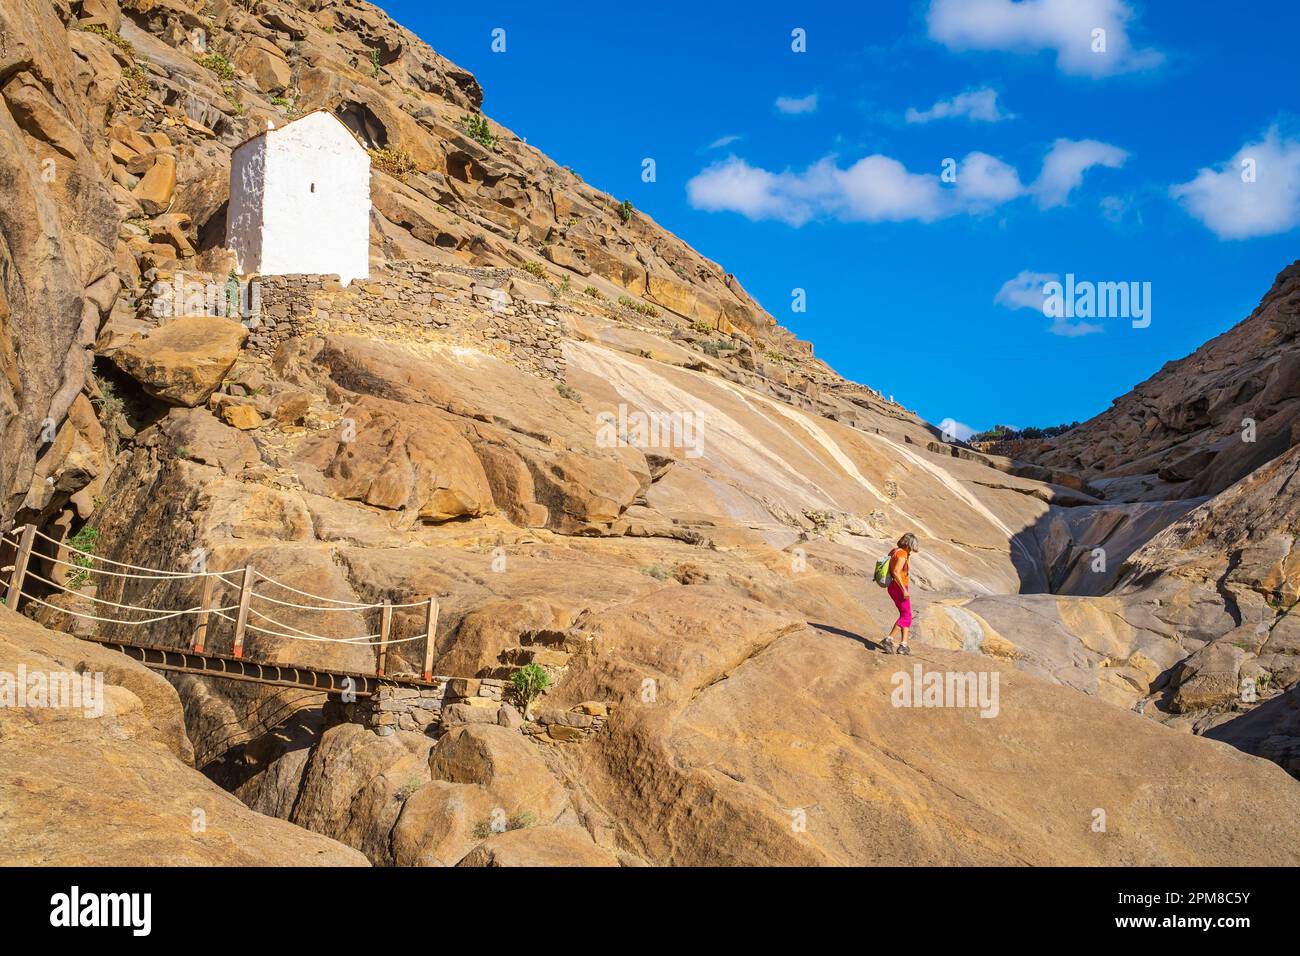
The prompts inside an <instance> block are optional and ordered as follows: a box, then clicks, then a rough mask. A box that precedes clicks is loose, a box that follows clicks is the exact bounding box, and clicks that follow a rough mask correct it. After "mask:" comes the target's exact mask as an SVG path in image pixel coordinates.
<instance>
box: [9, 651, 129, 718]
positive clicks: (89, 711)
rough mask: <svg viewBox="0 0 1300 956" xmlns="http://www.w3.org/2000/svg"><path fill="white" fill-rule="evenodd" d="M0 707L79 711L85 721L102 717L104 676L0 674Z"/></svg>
mask: <svg viewBox="0 0 1300 956" xmlns="http://www.w3.org/2000/svg"><path fill="white" fill-rule="evenodd" d="M0 707H21V708H27V707H40V708H50V709H52V710H80V711H82V713H83V714H84V715H85V716H87V717H102V716H104V675H103V674H102V673H95V674H92V673H89V672H86V673H84V674H77V673H73V672H71V671H43V670H31V671H29V670H28V669H27V665H26V664H19V665H18V670H17V672H16V673H11V672H10V671H0Z"/></svg>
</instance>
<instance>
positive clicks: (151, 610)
mask: <svg viewBox="0 0 1300 956" xmlns="http://www.w3.org/2000/svg"><path fill="white" fill-rule="evenodd" d="M27 576H28V577H29V578H35V579H36V580H37V581H40V582H41V583H42V584H48V585H49V586H50V587H52V588H54V590H56V591H60V592H62V593H64V594H71V595H72V596H73V597H76V598H80V599H81V600H83V601H94V602H95V603H96V604H107V605H109V606H110V607H117V608H121V609H122V610H124V611H140V612H141V613H148V614H166V613H171V612H172V611H173V610H174V609H173V608H160V607H140V606H139V605H137V604H118V603H117V602H116V601H109V600H107V599H106V598H100V597H94V596H93V595H90V594H82V593H81V592H80V591H78V590H76V589H74V588H70V587H68V586H67V585H64V584H57V583H55V582H54V581H51V580H50V579H49V578H45V577H42V576H41V575H39V574H37V573H36V572H35V571H32V570H31V569H28V571H27ZM29 596H30V595H29ZM201 610H203V609H202V608H188V609H186V610H183V611H176V612H175V613H177V614H192V613H194V612H195V611H201ZM208 610H209V611H215V610H222V611H237V610H239V605H238V604H232V605H231V606H230V607H223V608H208Z"/></svg>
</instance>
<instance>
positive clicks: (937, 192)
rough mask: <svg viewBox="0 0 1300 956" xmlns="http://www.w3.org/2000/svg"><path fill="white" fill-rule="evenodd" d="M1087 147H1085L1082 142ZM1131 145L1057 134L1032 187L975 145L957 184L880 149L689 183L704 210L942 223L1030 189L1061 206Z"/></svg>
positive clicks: (721, 171)
mask: <svg viewBox="0 0 1300 956" xmlns="http://www.w3.org/2000/svg"><path fill="white" fill-rule="evenodd" d="M1080 147H1083V148H1080ZM1124 156H1125V153H1124V151H1123V150H1119V149H1116V147H1113V146H1106V145H1105V144H1104V143H1095V142H1094V141H1092V140H1086V141H1083V142H1082V143H1076V142H1074V141H1072V140H1057V141H1056V143H1055V144H1054V145H1053V146H1052V149H1051V151H1049V152H1048V154H1047V156H1046V158H1045V159H1044V161H1043V171H1042V173H1041V174H1040V175H1039V177H1038V179H1037V180H1036V181H1035V182H1034V183H1033V184H1031V185H1029V186H1026V185H1025V184H1024V183H1023V182H1021V179H1020V174H1019V173H1018V172H1017V171H1016V169H1015V168H1014V167H1012V166H1010V165H1008V164H1007V163H1004V162H1003V161H1002V160H1000V159H998V158H997V157H996V156H990V155H989V154H988V153H981V152H972V153H968V154H966V156H965V158H963V159H962V160H961V162H960V163H958V165H957V177H956V182H955V184H952V185H947V184H945V183H944V182H942V181H941V179H940V177H939V175H938V174H937V173H914V172H911V171H910V170H908V169H907V167H906V166H904V165H903V164H902V163H900V162H899V161H898V160H896V159H892V158H891V157H889V156H883V155H880V154H875V155H872V156H867V157H864V158H863V159H860V160H858V161H857V162H856V163H854V164H853V165H851V166H849V167H848V168H846V169H841V168H840V167H839V165H838V164H837V163H836V162H835V160H834V159H833V158H832V157H829V156H828V157H826V158H825V159H822V160H820V161H819V162H816V163H814V164H813V165H812V166H809V167H808V168H807V169H806V170H804V171H803V172H801V173H799V172H792V171H790V170H786V171H785V172H781V173H773V172H769V171H768V170H765V169H761V168H759V167H756V166H751V165H750V164H749V163H747V162H745V160H743V159H740V158H738V157H736V156H730V157H728V158H727V159H725V160H723V161H721V162H718V163H714V164H713V165H712V166H709V167H707V168H706V169H703V170H701V171H700V172H699V173H697V174H696V175H695V176H694V177H693V178H692V179H691V180H690V181H689V182H688V183H687V184H686V189H687V196H688V198H689V199H690V203H691V205H692V206H694V207H695V208H696V209H703V210H706V211H709V212H722V211H731V212H738V213H740V214H741V215H744V216H747V217H749V218H750V219H754V220H759V219H779V220H781V221H782V222H786V223H789V224H790V225H792V226H800V225H803V224H804V223H806V222H808V221H809V220H811V219H816V218H834V219H839V220H842V221H846V222H907V221H916V222H934V221H936V220H938V219H944V218H947V217H949V216H956V215H963V214H968V215H978V214H980V213H986V212H989V211H991V210H993V209H995V208H997V207H998V206H1001V205H1003V204H1005V203H1007V202H1010V201H1012V200H1014V199H1018V198H1020V197H1022V196H1035V197H1037V198H1038V201H1039V204H1040V205H1042V206H1043V207H1044V208H1046V207H1048V206H1054V205H1060V204H1061V203H1063V202H1064V201H1065V200H1066V198H1067V197H1068V196H1069V194H1070V193H1071V192H1072V191H1073V190H1074V189H1075V188H1077V187H1078V186H1079V184H1080V183H1081V182H1082V180H1083V174H1084V172H1085V171H1086V170H1087V169H1088V167H1089V166H1090V165H1116V164H1118V163H1121V162H1123V157H1124Z"/></svg>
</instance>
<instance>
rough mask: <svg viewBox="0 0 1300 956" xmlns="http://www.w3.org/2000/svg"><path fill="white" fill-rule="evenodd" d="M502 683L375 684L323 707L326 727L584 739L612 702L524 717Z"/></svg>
mask: <svg viewBox="0 0 1300 956" xmlns="http://www.w3.org/2000/svg"><path fill="white" fill-rule="evenodd" d="M506 686H507V685H506V681H503V680H494V679H490V678H473V677H435V678H433V686H432V687H419V688H417V687H398V686H395V685H388V686H382V687H380V688H379V689H378V690H377V691H376V692H375V693H374V694H373V695H372V696H370V697H365V698H362V699H361V700H357V701H354V702H352V703H342V702H341V701H338V700H335V699H331V700H330V701H329V702H328V703H327V704H326V705H325V719H326V723H327V725H333V724H336V723H344V722H347V723H357V724H362V725H363V726H366V727H369V728H370V729H371V730H373V731H374V732H375V733H376V734H378V735H379V736H381V737H389V736H392V735H393V734H394V733H395V732H396V731H398V730H406V731H412V732H414V733H424V734H429V735H431V736H435V737H437V736H441V734H443V733H444V732H446V731H448V730H450V729H452V728H454V727H459V726H461V725H463V724H498V725H500V726H502V727H511V728H518V729H520V730H522V731H523V733H525V734H527V735H528V736H530V737H533V738H534V739H536V740H537V741H538V742H539V743H547V744H561V743H573V742H577V741H582V740H586V739H587V738H589V737H591V736H593V735H594V734H596V733H597V732H599V730H600V728H601V727H602V726H604V724H605V720H606V719H607V718H608V717H609V716H610V715H611V714H613V713H614V710H615V708H616V707H617V705H616V704H614V703H612V702H606V701H596V700H589V701H584V702H583V703H581V704H578V705H576V706H574V707H571V708H569V709H568V710H564V709H562V708H556V707H545V706H543V705H540V704H539V705H538V713H537V715H536V717H535V719H531V720H525V719H524V717H522V716H521V715H520V713H519V711H518V710H517V709H516V708H515V707H514V705H512V704H510V703H507V702H506V701H505V700H504V698H505V697H506Z"/></svg>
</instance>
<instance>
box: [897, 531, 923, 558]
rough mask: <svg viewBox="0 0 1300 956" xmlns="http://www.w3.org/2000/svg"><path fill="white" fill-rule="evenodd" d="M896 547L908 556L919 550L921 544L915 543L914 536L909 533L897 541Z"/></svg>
mask: <svg viewBox="0 0 1300 956" xmlns="http://www.w3.org/2000/svg"><path fill="white" fill-rule="evenodd" d="M898 546H899V547H900V548H902V549H903V550H904V551H907V552H908V553H909V554H911V553H913V552H916V551H920V550H921V542H919V541H917V540H916V535H914V534H912V532H910V531H909V532H907V534H905V535H903V536H902V537H901V538H899V539H898Z"/></svg>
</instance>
